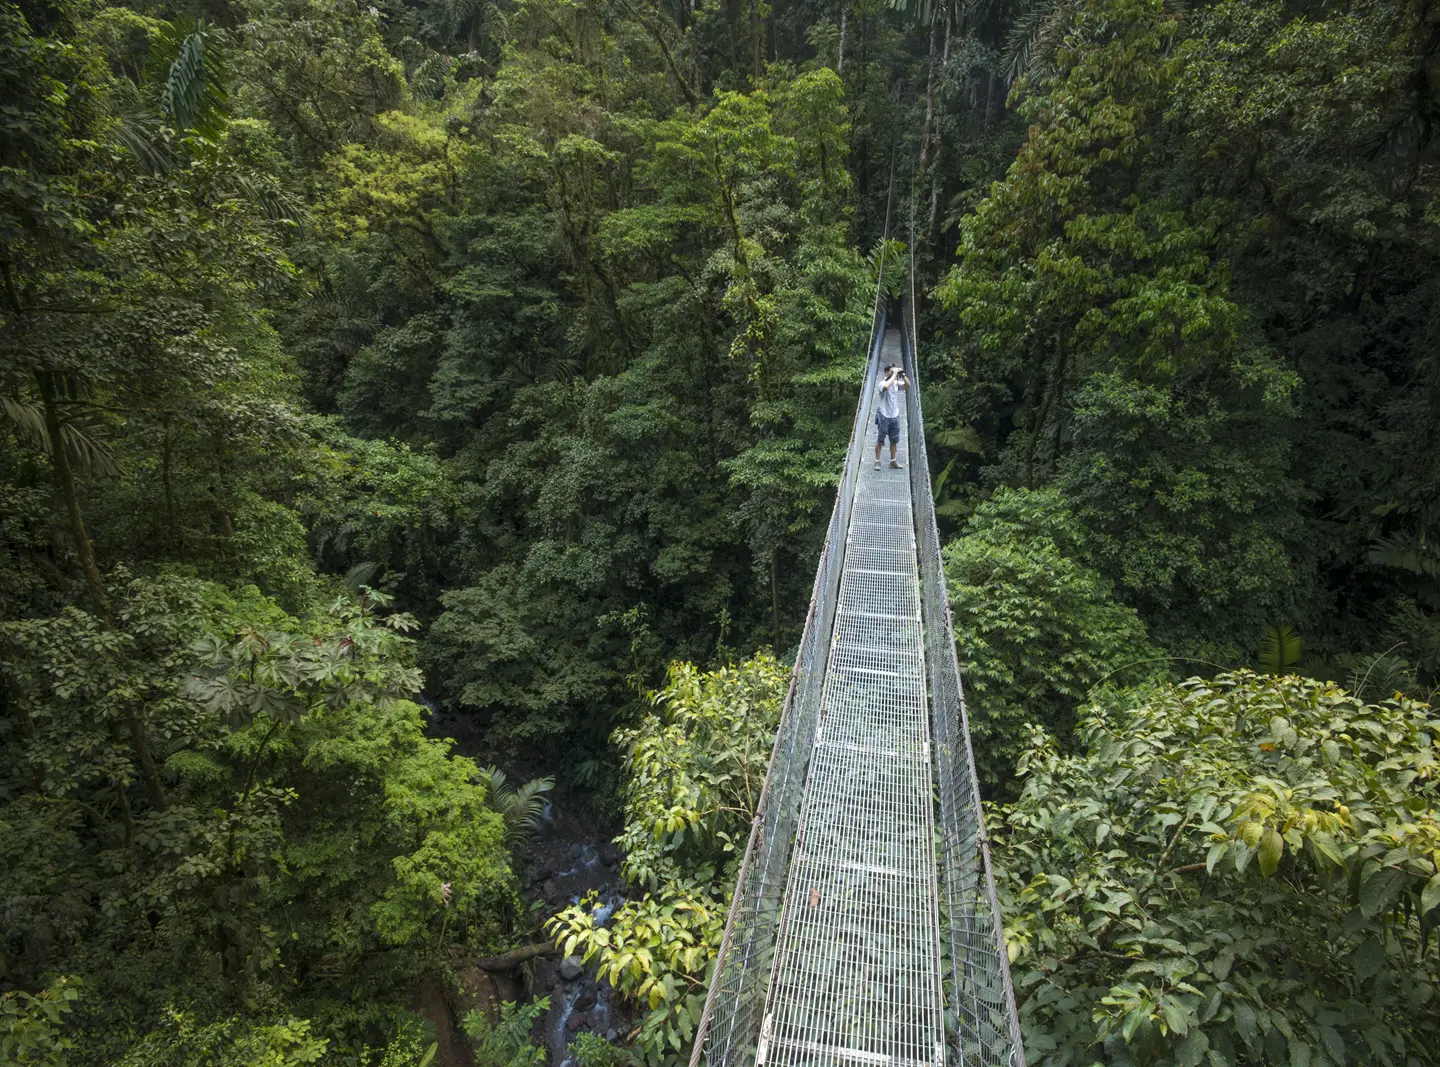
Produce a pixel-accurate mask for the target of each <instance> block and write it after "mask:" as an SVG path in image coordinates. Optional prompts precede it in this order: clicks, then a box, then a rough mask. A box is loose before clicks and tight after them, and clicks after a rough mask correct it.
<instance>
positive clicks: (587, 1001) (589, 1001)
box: [575, 989, 595, 1011]
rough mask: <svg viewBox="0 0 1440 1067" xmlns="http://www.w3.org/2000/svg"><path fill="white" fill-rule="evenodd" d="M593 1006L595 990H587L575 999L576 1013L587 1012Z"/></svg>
mask: <svg viewBox="0 0 1440 1067" xmlns="http://www.w3.org/2000/svg"><path fill="white" fill-rule="evenodd" d="M594 1006H595V990H593V989H587V990H585V992H583V993H581V994H580V996H579V997H577V998H576V999H575V1010H576V1011H589V1010H590V1009H591V1008H593V1007H594Z"/></svg>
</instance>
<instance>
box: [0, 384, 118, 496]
mask: <svg viewBox="0 0 1440 1067" xmlns="http://www.w3.org/2000/svg"><path fill="white" fill-rule="evenodd" d="M0 410H3V411H4V413H5V418H6V419H8V420H9V421H10V423H11V424H13V425H14V426H15V428H16V429H17V430H18V431H19V432H20V433H21V435H22V436H25V437H28V438H30V439H31V440H32V441H34V442H35V444H36V445H37V446H38V447H39V448H40V449H41V450H42V451H43V452H44V453H45V454H46V455H52V454H53V453H54V442H53V441H51V440H50V431H49V429H48V428H47V427H46V425H45V414H44V412H43V411H41V409H40V406H39V405H38V404H34V403H31V402H30V401H28V400H22V399H20V398H18V397H9V396H0ZM60 440H61V443H62V444H63V446H64V448H65V455H66V458H68V459H69V460H70V463H71V465H72V466H75V467H78V468H80V469H81V470H83V471H85V472H86V473H88V474H97V475H101V476H103V477H107V478H108V477H112V476H114V475H115V474H118V473H119V470H118V468H116V466H115V461H114V460H112V459H111V458H110V452H109V450H108V449H107V448H106V447H105V446H104V445H103V444H101V443H100V442H99V441H97V440H95V438H93V437H91V436H90V435H89V434H87V433H86V432H85V431H84V430H82V429H81V428H80V427H79V426H76V425H75V424H74V423H73V422H69V421H65V422H62V423H61V424H60Z"/></svg>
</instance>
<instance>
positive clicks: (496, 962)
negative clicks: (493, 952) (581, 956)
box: [475, 941, 560, 971]
mask: <svg viewBox="0 0 1440 1067" xmlns="http://www.w3.org/2000/svg"><path fill="white" fill-rule="evenodd" d="M559 954H560V950H559V949H558V948H556V947H555V945H554V944H552V943H551V942H549V941H536V942H534V943H533V944H529V945H521V946H520V947H519V948H512V949H511V950H510V951H509V952H506V953H503V954H502V955H499V956H491V957H489V958H488V959H483V960H476V961H475V966H476V967H479V968H480V969H481V970H482V971H513V970H514V969H515V968H516V967H519V966H520V965H521V964H522V963H529V962H530V961H531V960H533V959H535V958H536V957H537V956H558V955H559Z"/></svg>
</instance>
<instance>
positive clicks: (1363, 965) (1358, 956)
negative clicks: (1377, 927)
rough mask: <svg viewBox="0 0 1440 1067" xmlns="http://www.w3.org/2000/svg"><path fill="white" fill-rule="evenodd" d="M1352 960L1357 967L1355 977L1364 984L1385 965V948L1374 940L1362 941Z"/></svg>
mask: <svg viewBox="0 0 1440 1067" xmlns="http://www.w3.org/2000/svg"><path fill="white" fill-rule="evenodd" d="M1351 960H1352V963H1353V964H1354V967H1355V976H1356V977H1357V978H1359V979H1360V980H1361V981H1362V982H1364V981H1368V980H1369V979H1371V978H1373V977H1375V975H1376V974H1378V973H1379V971H1380V968H1381V967H1383V966H1384V965H1385V946H1384V945H1382V944H1381V943H1380V942H1379V941H1376V940H1375V939H1374V938H1371V939H1369V940H1366V941H1362V942H1361V943H1360V947H1359V948H1357V949H1356V950H1355V953H1354V955H1353V956H1352V957H1351Z"/></svg>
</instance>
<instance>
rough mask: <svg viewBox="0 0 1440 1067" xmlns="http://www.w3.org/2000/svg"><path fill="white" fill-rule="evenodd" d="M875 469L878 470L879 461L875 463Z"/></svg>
mask: <svg viewBox="0 0 1440 1067" xmlns="http://www.w3.org/2000/svg"><path fill="white" fill-rule="evenodd" d="M875 469H876V470H877V471H878V470H879V469H880V461H879V460H878V459H877V460H876V461H875Z"/></svg>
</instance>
